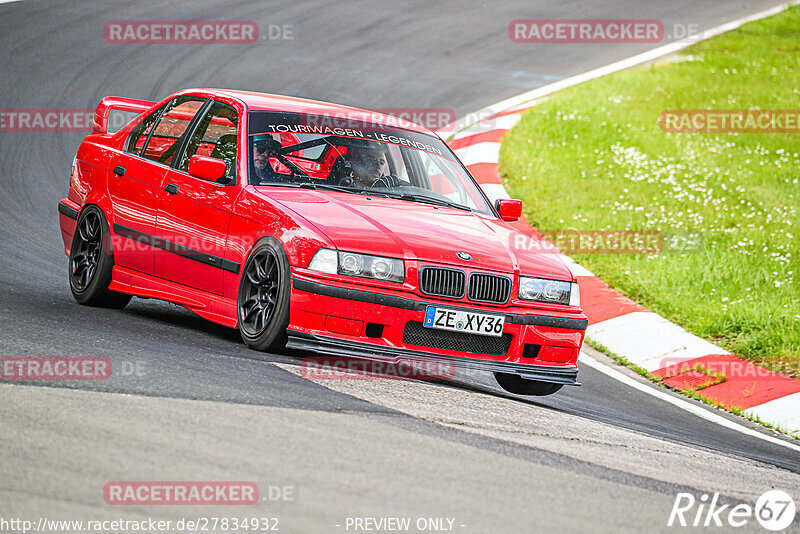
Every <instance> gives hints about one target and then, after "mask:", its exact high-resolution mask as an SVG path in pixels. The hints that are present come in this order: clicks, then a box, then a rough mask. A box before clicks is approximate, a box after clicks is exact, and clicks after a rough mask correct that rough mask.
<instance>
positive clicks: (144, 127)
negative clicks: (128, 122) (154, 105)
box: [125, 106, 166, 154]
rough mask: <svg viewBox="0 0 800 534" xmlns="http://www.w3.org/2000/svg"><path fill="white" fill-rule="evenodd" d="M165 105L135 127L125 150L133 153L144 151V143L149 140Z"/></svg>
mask: <svg viewBox="0 0 800 534" xmlns="http://www.w3.org/2000/svg"><path fill="white" fill-rule="evenodd" d="M165 107H166V106H161V107H160V108H158V109H157V110H155V111H154V112H153V113H151V114H150V115H148V116H147V117H146V118H145V119H144V120H143V121H142V122H140V123H139V124H138V125H137V126H136V128H134V129H133V131H132V132H131V135H130V137H128V144H127V146H126V147H125V152H129V153H131V154H141V153H142V147H144V144H145V143H146V142H147V136H148V135H150V132H151V131H152V130H153V125H154V124H155V123H156V121H157V120H158V118H159V117H160V116H161V112H162V111H164V108H165Z"/></svg>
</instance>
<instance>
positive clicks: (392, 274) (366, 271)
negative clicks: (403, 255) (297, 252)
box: [308, 248, 405, 283]
mask: <svg viewBox="0 0 800 534" xmlns="http://www.w3.org/2000/svg"><path fill="white" fill-rule="evenodd" d="M308 268H309V269H311V270H312V271H320V272H323V273H331V274H343V275H345V276H358V277H361V278H372V279H374V280H387V281H389V282H397V283H402V282H403V280H404V278H405V264H404V263H403V260H397V259H394V258H382V257H380V256H370V255H368V254H356V253H355V252H341V251H339V252H337V251H335V250H331V249H328V248H321V249H319V250H318V251H317V253H316V254H314V257H313V258H312V259H311V263H309V264H308Z"/></svg>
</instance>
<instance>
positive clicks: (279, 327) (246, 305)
mask: <svg viewBox="0 0 800 534" xmlns="http://www.w3.org/2000/svg"><path fill="white" fill-rule="evenodd" d="M290 295H291V271H290V269H289V259H288V258H287V256H286V252H285V251H284V250H283V247H282V246H281V244H280V242H278V241H277V240H276V239H273V238H265V239H263V240H262V241H260V242H259V243H258V244H257V245H256V246H255V247H254V248H253V251H252V252H251V253H250V257H249V258H248V259H247V262H246V263H245V266H244V270H243V271H242V278H241V281H240V282H239V296H238V299H237V306H236V307H237V313H238V319H239V333H240V334H241V336H242V340H244V342H245V344H246V345H247V346H248V347H250V348H251V349H255V350H259V351H266V352H279V351H281V350H283V349H284V348H285V347H286V339H287V338H286V327H287V326H289V300H290Z"/></svg>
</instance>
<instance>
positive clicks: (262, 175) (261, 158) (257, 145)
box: [253, 135, 273, 182]
mask: <svg viewBox="0 0 800 534" xmlns="http://www.w3.org/2000/svg"><path fill="white" fill-rule="evenodd" d="M272 140H273V139H272V136H269V135H257V136H255V137H253V167H255V169H256V179H257V180H258V181H259V182H270V181H273V178H272V174H271V173H270V172H268V171H267V165H269V161H268V159H269V158H268V157H267V149H268V147H269V143H268V142H269V141H272Z"/></svg>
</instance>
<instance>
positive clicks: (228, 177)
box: [58, 89, 587, 395]
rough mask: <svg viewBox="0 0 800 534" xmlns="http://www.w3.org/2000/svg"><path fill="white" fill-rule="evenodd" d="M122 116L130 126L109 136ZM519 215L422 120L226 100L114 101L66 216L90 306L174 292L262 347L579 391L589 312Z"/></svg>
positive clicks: (201, 92)
mask: <svg viewBox="0 0 800 534" xmlns="http://www.w3.org/2000/svg"><path fill="white" fill-rule="evenodd" d="M116 113H128V114H129V116H130V115H132V116H134V118H133V119H132V120H130V122H129V123H127V124H126V125H125V126H124V127H122V128H121V129H120V130H119V131H116V132H114V133H112V132H110V131H109V127H108V125H109V117H110V116H115V115H114V114H116ZM521 210H522V205H521V203H520V202H519V201H517V200H510V199H509V200H498V201H497V202H496V203H495V205H492V204H491V203H490V202H489V200H488V199H487V197H486V196H485V195H484V193H483V191H482V190H481V188H480V187H479V186H478V185H477V183H476V182H475V181H474V179H473V178H472V177H471V176H470V175H469V173H468V172H467V170H466V169H465V168H464V166H463V165H462V164H461V162H460V161H459V160H458V158H457V157H456V156H455V154H454V153H453V152H452V151H451V150H450V149H449V148H448V146H447V145H446V144H445V143H444V142H443V141H442V139H440V138H439V137H438V136H437V135H436V134H434V133H433V132H431V131H429V130H427V129H425V128H423V127H421V126H418V125H416V124H413V123H409V122H406V121H403V120H401V119H397V118H394V117H390V116H386V115H381V114H378V113H374V112H370V111H365V110H359V109H355V108H349V107H345V106H339V105H335V104H328V103H323V102H315V101H310V100H303V99H298V98H291V97H283V96H274V95H267V94H261V93H251V92H241V91H230V90H215V89H195V90H186V91H180V92H178V93H175V94H173V95H171V96H169V97H167V98H166V99H164V100H162V101H161V102H157V103H154V102H150V101H143V100H135V99H129V98H117V97H107V98H105V99H103V101H102V102H101V103H100V105H99V106H98V108H97V111H96V113H95V118H94V130H93V133H92V134H90V135H88V136H87V137H86V138H85V139H84V141H83V142H82V144H81V145H80V148H79V149H78V152H77V155H76V157H75V160H74V163H73V167H72V175H71V179H70V188H69V194H68V196H67V198H65V199H63V200H61V201H60V203H59V206H58V211H59V213H60V224H61V232H62V237H63V241H64V249H65V252H66V254H67V256H68V257H69V284H70V288H71V291H72V294H73V296H74V297H75V299H76V300H77V301H78V302H79V303H81V304H86V305H92V306H105V307H111V308H121V307H123V306H125V305H126V304H127V303H128V302H129V301H130V299H131V297H132V296H134V295H135V296H140V297H149V298H157V299H163V300H167V301H170V302H174V303H176V304H179V305H181V306H184V307H186V308H188V309H189V310H192V311H193V312H195V313H197V314H198V315H200V316H202V317H204V318H206V319H208V320H211V321H214V322H217V323H220V324H223V325H226V326H229V327H232V328H238V329H239V331H240V333H241V336H242V339H243V340H244V342H245V343H246V344H247V345H248V346H249V347H251V348H253V349H256V350H260V351H279V350H282V349H284V348H290V349H296V350H300V351H304V352H314V353H320V354H324V355H333V356H337V357H347V358H358V359H364V360H373V361H376V360H377V361H382V362H395V363H396V362H398V361H401V360H412V361H421V362H424V361H430V360H431V359H435V360H437V361H446V362H449V363H450V364H453V365H454V366H456V367H463V368H467V369H478V370H485V371H489V372H493V373H494V374H495V377H496V378H497V380H498V383H499V384H500V385H501V386H502V387H503V388H505V389H506V390H508V391H510V392H513V393H517V394H523V395H548V394H551V393H554V392H555V391H557V390H558V389H560V388H561V387H562V386H563V385H576V384H577V380H576V378H577V374H578V366H577V358H578V352H579V350H580V347H581V344H582V342H583V337H584V332H585V329H586V326H587V319H586V316H585V315H584V314H583V312H582V311H581V308H580V304H579V296H578V285H577V283H576V279H575V277H574V276H573V275H572V273H571V272H570V270H569V269H568V268H567V267H566V265H565V264H564V263H563V262H562V261H561V259H560V258H559V257H558V256H557V255H556V254H553V253H550V252H547V251H545V250H537V251H536V252H530V251H523V250H519V249H516V248H515V247H514V246H513V244H514V243H515V242H517V241H515V240H516V239H517V238H518V237H519V235H520V234H519V233H518V231H517V230H515V229H514V227H513V226H512V225H511V224H509V223H510V222H513V221H515V220H517V219H518V218H519V217H520V215H521Z"/></svg>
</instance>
